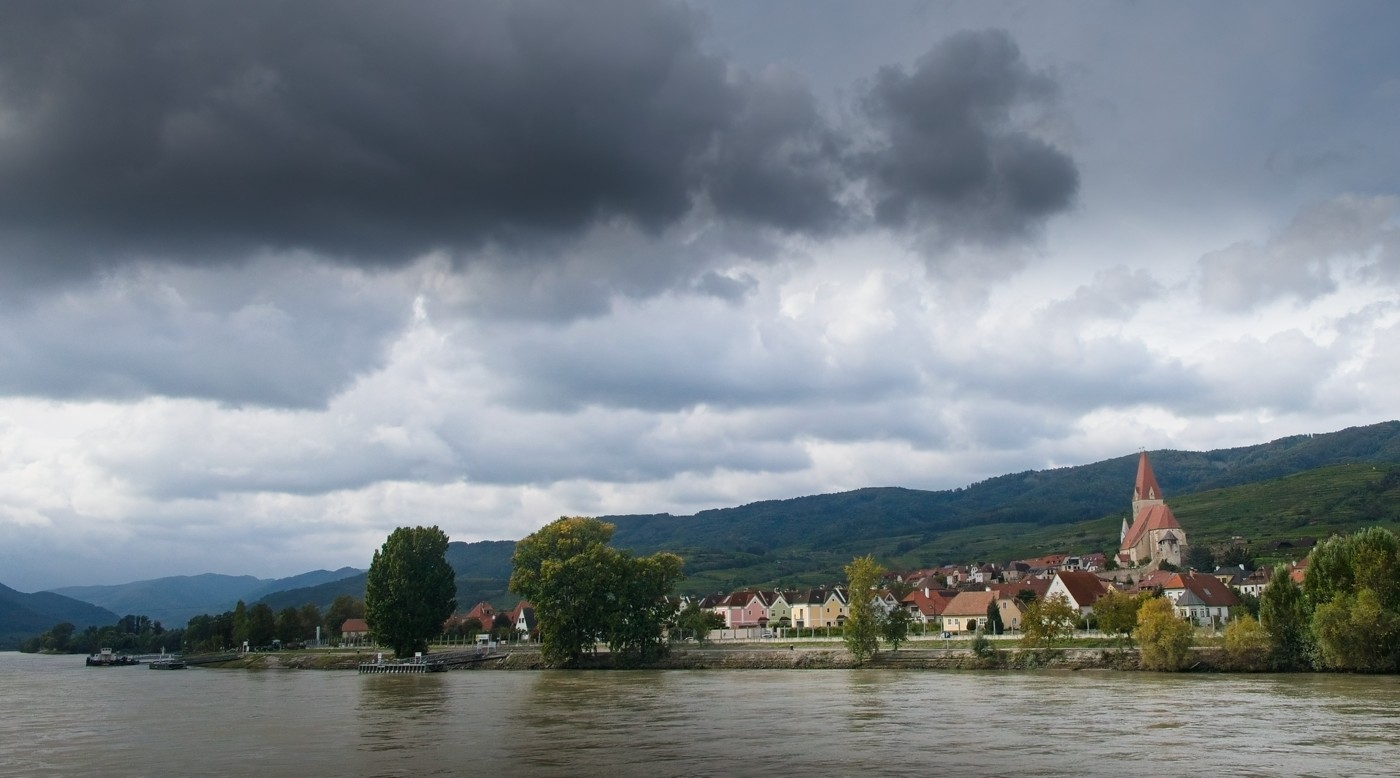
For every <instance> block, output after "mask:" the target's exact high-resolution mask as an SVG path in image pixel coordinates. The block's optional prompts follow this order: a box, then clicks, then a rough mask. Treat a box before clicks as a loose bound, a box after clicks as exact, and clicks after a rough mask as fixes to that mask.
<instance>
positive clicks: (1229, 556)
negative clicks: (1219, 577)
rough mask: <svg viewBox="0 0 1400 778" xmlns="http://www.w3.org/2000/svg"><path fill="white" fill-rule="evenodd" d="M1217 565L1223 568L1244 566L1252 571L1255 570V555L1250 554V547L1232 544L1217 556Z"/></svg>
mask: <svg viewBox="0 0 1400 778" xmlns="http://www.w3.org/2000/svg"><path fill="white" fill-rule="evenodd" d="M1215 563H1216V564H1217V565H1220V566H1221V567H1235V566H1237V565H1243V566H1244V567H1245V569H1248V570H1252V569H1254V554H1253V553H1251V552H1250V550H1249V546H1237V545H1234V544H1231V545H1229V546H1226V547H1225V548H1224V549H1222V550H1221V551H1220V553H1219V554H1216V555H1215Z"/></svg>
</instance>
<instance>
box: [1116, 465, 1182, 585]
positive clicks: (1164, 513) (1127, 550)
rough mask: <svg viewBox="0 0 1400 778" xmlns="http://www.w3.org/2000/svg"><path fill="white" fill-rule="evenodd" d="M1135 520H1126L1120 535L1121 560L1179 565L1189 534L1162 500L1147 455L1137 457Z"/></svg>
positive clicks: (1134, 493) (1160, 489) (1134, 485)
mask: <svg viewBox="0 0 1400 778" xmlns="http://www.w3.org/2000/svg"><path fill="white" fill-rule="evenodd" d="M1132 508H1133V518H1132V521H1131V523H1130V522H1129V521H1128V519H1123V530H1122V533H1121V534H1120V535H1119V538H1120V543H1119V549H1118V553H1119V559H1124V558H1125V557H1126V560H1127V561H1128V562H1129V563H1130V564H1134V565H1141V564H1147V563H1150V562H1170V563H1171V564H1173V565H1180V564H1181V560H1182V559H1183V558H1184V556H1185V553H1186V545H1187V544H1186V531H1185V530H1183V529H1182V528H1181V524H1180V522H1178V521H1177V520H1176V516H1175V515H1174V514H1173V513H1172V509H1171V508H1169V507H1167V504H1166V502H1165V501H1164V500H1163V498H1162V487H1160V486H1158V485H1157V476H1156V475H1154V474H1153V472H1152V464H1151V463H1150V462H1148V461H1147V452H1146V451H1144V452H1142V453H1140V454H1139V455H1138V472H1137V479H1136V480H1135V481H1134V482H1133V503H1132Z"/></svg>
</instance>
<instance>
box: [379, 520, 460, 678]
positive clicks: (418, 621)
mask: <svg viewBox="0 0 1400 778" xmlns="http://www.w3.org/2000/svg"><path fill="white" fill-rule="evenodd" d="M456 594H457V584H456V573H455V572H453V570H452V566H451V565H449V564H448V563H447V535H446V534H444V533H443V531H442V530H440V529H438V528H437V527H399V528H398V529H396V530H394V531H393V533H392V534H390V535H389V539H388V540H386V541H384V546H383V547H382V548H380V549H379V550H378V551H376V552H374V560H373V561H371V562H370V565H369V575H368V580H366V581H365V622H366V623H367V624H369V628H370V631H371V632H373V633H374V637H375V639H376V640H377V641H379V643H381V644H383V645H387V646H389V647H390V648H392V649H394V656H397V657H408V656H413V654H414V653H415V652H418V651H425V650H427V648H428V640H429V638H431V637H433V636H434V635H437V634H439V633H441V632H442V625H443V623H444V622H446V621H447V617H448V616H451V615H452V611H453V610H455V609H456V608H457V599H456Z"/></svg>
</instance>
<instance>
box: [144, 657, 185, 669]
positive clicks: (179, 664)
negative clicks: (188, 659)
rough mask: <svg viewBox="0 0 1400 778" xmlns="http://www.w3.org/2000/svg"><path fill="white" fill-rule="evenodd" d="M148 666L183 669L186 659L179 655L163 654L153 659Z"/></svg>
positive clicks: (152, 667)
mask: <svg viewBox="0 0 1400 778" xmlns="http://www.w3.org/2000/svg"><path fill="white" fill-rule="evenodd" d="M146 667H148V668H150V669H152V670H183V669H185V660H184V659H181V658H180V657H178V656H162V657H161V658H160V659H152V660H151V661H150V662H149V663H148V664H147V665H146Z"/></svg>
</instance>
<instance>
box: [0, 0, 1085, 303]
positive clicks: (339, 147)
mask: <svg viewBox="0 0 1400 778" xmlns="http://www.w3.org/2000/svg"><path fill="white" fill-rule="evenodd" d="M5 22H6V23H5V24H4V25H3V26H0V117H3V122H4V127H5V132H4V133H3V135H0V236H3V238H4V243H5V248H4V254H3V257H0V273H3V275H4V278H5V280H6V281H8V283H9V285H11V286H14V285H20V284H30V283H36V282H40V281H44V280H49V281H53V280H56V279H64V278H68V277H71V276H73V275H80V274H86V273H89V272H91V271H92V270H93V269H94V268H103V267H110V266H112V265H114V264H119V263H126V262H130V261H132V260H133V259H160V260H173V261H177V262H182V263H188V264H204V263H210V262H218V261H230V260H241V259H242V258H243V257H244V256H246V255H248V254H249V253H255V252H259V251H269V250H270V251H274V252H287V251H291V250H302V251H307V252H310V253H313V254H317V255H321V256H326V257H332V258H336V259H337V260H339V261H342V262H351V263H377V264H397V263H403V262H406V261H409V260H410V259H412V258H413V257H416V256H420V255H422V254H423V253H425V252H428V251H431V250H439V249H441V250H446V251H448V252H449V253H452V254H454V255H455V256H457V257H459V258H460V257H467V256H470V257H472V258H473V259H478V260H479V259H481V258H482V257H483V256H484V257H487V258H495V259H497V260H499V261H502V262H507V263H522V262H524V263H535V264H538V263H547V262H552V261H553V257H554V256H555V254H556V253H557V251H558V249H559V248H560V246H561V245H563V244H564V243H565V242H567V241H569V240H572V239H575V238H577V237H578V236H580V235H583V234H587V233H588V232H589V231H590V230H593V229H596V228H599V227H606V226H608V225H612V224H616V223H623V224H626V225H630V226H631V227H632V228H635V229H637V230H639V231H641V232H642V233H643V234H647V235H651V236H653V237H655V236H657V235H659V234H660V233H662V232H664V231H665V230H667V229H668V228H670V227H673V226H674V225H676V224H677V222H678V221H679V220H682V219H683V218H685V217H686V216H687V215H691V214H694V213H696V211H697V207H698V206H699V205H700V204H702V203H706V204H708V207H709V208H712V209H713V212H714V214H715V215H717V216H718V217H719V218H720V219H721V220H723V221H725V222H727V223H731V224H733V225H736V226H745V225H747V226H751V227H756V228H762V229H775V230H777V231H778V232H779V233H784V232H800V233H805V234H826V233H830V232H832V231H834V230H838V229H842V228H846V227H849V226H850V220H849V219H848V218H847V216H846V215H845V214H846V213H847V212H850V211H851V210H852V209H851V208H848V207H846V206H847V204H845V203H842V201H841V200H842V197H843V196H844V195H843V193H846V192H851V191H854V189H858V188H859V187H858V186H856V187H853V186H852V185H853V184H859V183H860V181H861V178H862V177H863V176H867V175H869V176H873V179H874V180H873V184H872V186H871V189H873V190H874V191H875V192H877V193H878V196H879V198H880V205H879V212H880V213H881V214H882V220H883V221H885V222H886V223H888V224H894V223H906V222H911V221H913V220H914V219H916V218H917V217H918V216H919V215H920V214H921V213H923V212H925V211H931V212H936V213H935V215H936V216H938V217H939V218H941V219H942V222H941V226H942V228H943V229H944V230H945V231H947V232H950V233H951V232H957V231H961V232H962V233H963V234H964V235H973V233H975V234H976V236H978V237H985V236H988V235H993V234H995V235H997V236H1002V237H1004V236H1006V235H1017V234H1021V233H1023V232H1025V231H1026V230H1027V229H1029V228H1030V227H1031V226H1033V225H1034V224H1036V223H1038V222H1040V221H1042V220H1043V219H1044V218H1045V217H1047V216H1048V215H1050V214H1053V213H1055V212H1058V211H1060V210H1063V208H1064V207H1065V205H1066V203H1067V202H1068V200H1069V198H1070V197H1072V195H1073V192H1074V188H1075V184H1076V182H1077V174H1076V172H1075V168H1074V164H1073V162H1072V161H1070V160H1069V158H1068V157H1066V156H1065V155H1064V154H1062V153H1061V152H1059V151H1057V150H1055V149H1053V148H1051V147H1049V146H1047V145H1046V144H1045V143H1043V142H1042V141H1040V140H1038V139H1036V138H1035V137H1033V136H1031V135H1030V134H1028V133H1026V132H1023V131H1019V130H1016V129H1014V127H1013V126H1012V123H1011V122H1010V120H1009V119H1008V113H1009V112H1011V111H1014V110H1016V109H1017V108H1018V107H1021V106H1024V105H1025V104H1026V103H1027V101H1032V100H1036V99H1039V97H1041V96H1043V95H1044V94H1045V93H1047V92H1048V91H1049V90H1050V81H1049V79H1048V78H1047V77H1045V76H1043V75H1039V74H1035V73H1032V72H1031V71H1030V70H1029V69H1028V68H1027V66H1026V65H1025V64H1024V63H1023V62H1022V61H1021V59H1020V55H1019V53H1018V52H1017V51H1016V48H1015V45H1014V43H1012V42H1011V40H1010V38H1009V36H1007V35H1006V34H1005V33H980V34H972V35H960V36H955V37H954V38H953V39H951V40H950V41H948V42H947V43H945V44H942V45H940V46H939V47H937V48H935V49H934V50H933V51H932V52H930V54H929V55H928V56H927V57H925V58H924V59H923V60H921V61H920V64H919V66H918V68H917V69H916V70H915V71H914V73H913V74H912V75H908V76H906V75H904V74H903V73H901V72H899V71H896V70H886V71H883V72H882V73H881V75H880V76H879V78H878V79H877V83H876V87H875V89H874V90H873V92H872V97H871V99H870V101H869V104H870V105H871V106H872V116H873V119H874V123H875V126H876V127H877V128H878V129H879V130H880V131H881V132H882V133H884V135H885V137H886V140H887V143H886V144H885V147H883V148H881V149H877V150H876V151H875V152H874V153H873V154H872V155H871V157H870V163H871V164H870V165H869V166H868V167H867V166H865V165H863V164H855V165H852V164H849V162H850V156H849V146H850V143H849V141H848V140H847V137H846V132H845V131H842V130H840V129H837V128H834V127H833V126H832V125H830V124H829V122H828V121H827V119H826V118H825V117H823V115H822V113H821V111H820V110H819V107H818V105H817V104H816V101H815V99H814V97H813V95H812V93H811V91H810V90H809V89H808V87H807V86H806V85H805V84H804V83H803V82H801V81H800V80H799V79H797V78H796V77H794V76H792V75H791V74H785V73H781V72H778V71H764V72H762V73H759V74H757V75H750V74H747V73H744V72H743V71H740V70H737V69H734V68H730V67H728V66H727V64H726V63H725V62H724V61H723V60H721V59H720V58H718V57H716V56H713V55H710V54H708V53H706V51H705V49H704V47H703V46H702V45H701V30H702V25H701V21H700V19H699V17H698V16H697V15H695V14H693V13H691V12H690V11H689V10H688V9H686V8H685V7H684V6H681V5H677V4H672V3H662V2H646V1H645V0H605V1H604V2H599V3H588V4H581V3H570V2H554V1H553V0H521V2H512V3H498V2H488V1H487V0H466V1H464V2H455V1H449V0H426V1H425V2H421V3H414V4H411V5H395V4H385V3H376V2H366V1H361V0H349V1H347V2H330V1H329V0H309V1H308V2H304V3H297V4H290V5H289V4H285V3H276V2H270V1H269V0H251V1H250V2H244V3H236V4H188V3H134V2H133V3H100V4H66V3H43V4H24V5H20V6H15V7H13V8H11V9H8V10H7V13H6V20H5ZM687 259H694V257H693V255H686V254H684V253H682V254H680V255H675V256H673V255H671V254H670V253H668V252H664V251H662V252H656V255H655V256H653V257H652V262H653V263H654V264H656V265H658V266H659V267H658V269H657V270H656V271H655V272H656V273H657V274H660V275H663V276H667V277H668V278H669V279H670V280H671V281H672V282H674V281H676V280H680V281H682V282H685V281H688V279H690V278H691V277H693V276H694V275H695V274H696V272H697V268H694V267H687V268H675V267H671V266H673V265H676V264H677V263H681V262H684V261H686V260H687ZM705 269H706V268H704V267H700V268H698V272H703V271H704V270H705ZM655 286H656V285H655V284H653V288H655ZM663 286H664V285H663ZM667 288H669V287H667Z"/></svg>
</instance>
